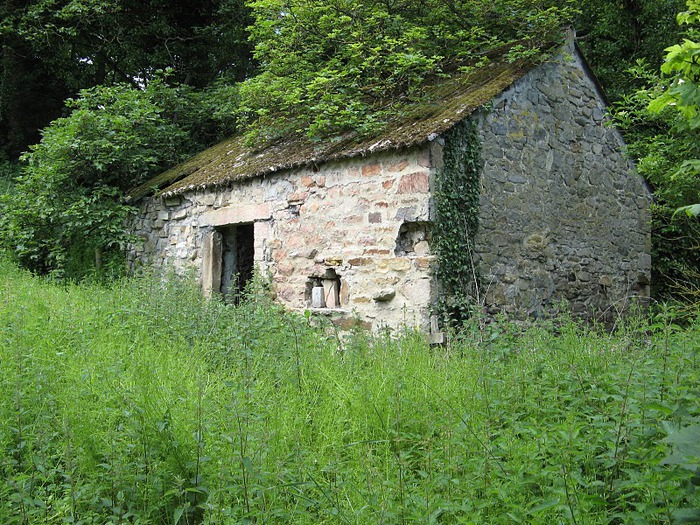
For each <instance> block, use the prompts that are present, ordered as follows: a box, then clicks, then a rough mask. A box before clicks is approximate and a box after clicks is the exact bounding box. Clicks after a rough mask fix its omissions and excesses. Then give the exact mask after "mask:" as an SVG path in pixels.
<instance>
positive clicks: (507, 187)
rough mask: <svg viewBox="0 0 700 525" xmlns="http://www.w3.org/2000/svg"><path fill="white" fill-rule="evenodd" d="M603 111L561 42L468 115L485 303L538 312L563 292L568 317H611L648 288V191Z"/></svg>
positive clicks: (515, 312)
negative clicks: (475, 144)
mask: <svg viewBox="0 0 700 525" xmlns="http://www.w3.org/2000/svg"><path fill="white" fill-rule="evenodd" d="M605 111H606V110H605V106H604V104H603V102H602V101H601V97H600V96H599V94H598V92H597V91H596V86H595V84H593V82H592V81H591V79H590V78H589V77H588V76H587V75H586V73H585V72H584V64H583V63H582V62H581V59H580V57H579V55H578V54H577V52H576V50H575V49H573V48H570V49H569V50H568V53H564V54H562V55H559V56H558V57H556V58H554V59H552V60H551V61H550V62H548V63H546V64H544V65H543V66H542V67H539V68H537V69H536V70H534V71H533V72H532V73H530V74H529V75H527V76H525V77H524V78H522V79H521V80H520V81H518V82H517V83H516V84H514V85H513V86H512V87H511V88H510V89H509V90H507V91H506V92H504V93H502V94H501V96H499V97H498V98H496V99H495V100H494V101H493V105H492V107H491V108H489V109H486V110H480V111H479V112H477V113H476V114H475V115H474V118H476V119H477V121H478V123H479V128H480V141H481V143H482V162H483V171H482V185H483V189H482V198H481V216H480V226H479V228H480V229H479V233H478V234H477V237H476V239H475V253H476V256H477V260H478V262H479V266H480V271H481V281H482V282H481V286H482V288H483V290H482V291H483V292H485V297H486V300H485V301H486V304H485V306H486V308H487V311H488V312H489V313H491V314H493V313H496V312H506V313H508V314H510V315H511V316H515V317H517V318H524V317H526V316H530V317H533V316H534V317H537V316H540V315H542V314H544V313H545V312H546V311H547V310H551V309H552V308H553V307H555V306H556V304H557V303H559V302H561V301H566V302H567V303H568V307H569V308H570V309H571V310H573V312H574V313H575V314H577V315H584V316H587V317H590V316H591V315H593V316H598V317H600V316H601V315H603V316H604V317H606V316H607V317H611V316H614V315H616V313H617V312H619V311H622V310H624V309H625V308H626V307H627V306H628V305H629V299H630V297H632V296H641V297H642V298H647V297H648V294H649V286H648V285H649V274H650V268H651V257H650V224H649V215H648V209H649V204H650V193H649V191H648V189H647V188H646V186H645V185H644V183H643V181H642V179H641V177H639V176H638V175H637V174H636V173H635V171H634V169H633V167H632V166H631V165H630V164H629V162H628V160H627V158H626V157H625V154H624V147H623V144H622V140H621V138H620V136H619V135H618V133H617V132H616V131H615V130H614V129H613V128H611V127H609V126H607V125H606V122H605V120H606V118H605Z"/></svg>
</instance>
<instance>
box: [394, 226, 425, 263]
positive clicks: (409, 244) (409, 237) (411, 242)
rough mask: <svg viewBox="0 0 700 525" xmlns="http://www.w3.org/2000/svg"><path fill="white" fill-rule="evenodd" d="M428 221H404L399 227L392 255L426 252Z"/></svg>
mask: <svg viewBox="0 0 700 525" xmlns="http://www.w3.org/2000/svg"><path fill="white" fill-rule="evenodd" d="M429 237H430V223H428V222H404V223H403V224H402V225H401V227H400V228H399V235H398V237H397V238H396V249H395V250H394V255H398V256H406V255H425V254H426V253H427V252H428V241H429Z"/></svg>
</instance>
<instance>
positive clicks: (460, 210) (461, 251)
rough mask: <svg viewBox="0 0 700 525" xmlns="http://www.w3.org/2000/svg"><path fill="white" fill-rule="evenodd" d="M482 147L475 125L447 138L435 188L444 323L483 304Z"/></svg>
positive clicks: (465, 124) (436, 247)
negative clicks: (478, 259) (477, 246)
mask: <svg viewBox="0 0 700 525" xmlns="http://www.w3.org/2000/svg"><path fill="white" fill-rule="evenodd" d="M480 154H481V147H480V144H479V139H478V135H477V126H476V124H475V123H474V122H470V121H465V122H462V123H460V124H458V125H457V126H455V127H454V128H453V129H452V130H451V131H450V132H449V133H447V134H446V135H445V146H444V150H443V167H442V168H441V169H439V170H438V173H437V176H436V187H435V211H436V217H435V226H434V229H433V249H434V250H435V255H436V257H437V273H436V277H437V279H438V282H439V283H440V286H441V290H440V297H439V300H438V304H437V308H438V314H439V315H440V316H441V317H442V320H443V321H444V322H456V323H458V322H460V321H463V320H465V319H467V318H468V317H469V315H470V313H471V310H472V307H473V306H474V304H478V302H479V297H478V294H479V286H478V272H477V269H476V266H475V263H474V255H473V241H474V237H475V235H476V232H477V229H478V225H479V197H480V193H481V192H480V172H481V169H480V163H479V158H480Z"/></svg>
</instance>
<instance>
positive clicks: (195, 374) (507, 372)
mask: <svg viewBox="0 0 700 525" xmlns="http://www.w3.org/2000/svg"><path fill="white" fill-rule="evenodd" d="M0 275H2V277H0V347H1V350H0V352H1V354H0V468H1V469H2V476H1V477H0V523H4V524H14V523H18V524H26V523H51V524H53V523H100V524H102V523H141V524H145V523H153V524H177V523H179V524H185V523H187V524H194V523H207V524H239V523H259V524H275V523H294V524H320V523H344V524H402V523H422V524H423V523H452V524H457V523H461V524H467V523H474V524H477V523H478V524H482V523H494V524H495V523H541V524H554V523H573V524H581V525H582V524H598V523H600V524H608V523H671V522H673V519H674V518H673V516H674V514H673V513H674V512H675V511H676V510H677V509H680V508H687V507H697V506H698V502H697V496H696V495H694V494H693V493H692V491H691V490H690V488H691V484H690V483H691V475H692V473H691V471H689V470H687V469H683V468H680V467H678V466H676V465H665V464H663V463H662V460H664V458H666V457H667V455H668V453H669V446H668V444H667V443H666V442H664V441H663V440H664V437H665V436H666V433H665V432H664V427H663V426H662V422H664V421H666V422H670V423H666V425H667V427H668V425H676V426H687V425H689V424H691V423H694V422H695V421H696V420H697V418H698V416H700V406H699V398H700V395H699V393H700V392H699V390H700V366H699V365H700V363H699V361H700V357H699V356H698V347H699V346H700V343H699V342H698V341H699V338H698V335H700V327H699V326H697V325H695V326H692V327H690V328H687V329H684V330H680V329H676V328H675V327H674V326H673V325H671V324H670V323H669V322H666V321H665V320H664V319H661V320H660V322H658V323H657V326H654V327H652V328H653V330H651V329H650V326H649V325H648V324H647V323H641V322H639V323H638V324H634V323H628V325H627V326H625V327H623V328H622V329H620V330H619V331H618V332H617V333H616V334H614V335H608V334H604V333H599V332H594V331H591V330H588V329H586V328H583V327H579V326H577V325H575V324H574V323H572V322H564V323H563V325H561V326H560V327H559V328H558V329H557V330H556V331H555V330H553V329H547V327H539V328H532V329H530V330H528V331H526V332H524V333H523V332H519V331H517V330H514V329H510V328H509V327H508V325H506V324H502V325H498V326H495V327H492V328H490V329H488V331H472V332H466V333H465V335H463V336H462V337H461V338H457V339H454V340H453V341H452V342H451V343H450V344H449V345H447V346H445V347H442V348H430V347H429V346H428V345H427V344H426V342H425V340H424V338H423V337H422V336H421V335H420V334H417V333H412V332H407V333H406V334H403V335H401V336H400V337H398V338H390V337H388V336H376V337H370V336H369V335H367V334H362V333H360V334H357V335H354V336H352V337H350V338H348V339H347V340H345V341H344V342H343V344H342V345H341V346H339V344H338V343H339V342H338V340H337V339H336V337H334V336H333V335H330V336H329V335H327V334H328V332H326V331H325V330H323V329H319V328H314V327H312V326H310V323H309V321H308V320H307V319H306V318H304V317H303V316H293V315H289V314H285V313H283V312H281V311H280V310H279V309H278V308H276V307H274V306H273V305H271V304H270V303H269V302H267V301H265V300H263V299H252V300H251V301H249V302H248V303H245V304H242V305H240V306H238V307H232V306H225V305H222V304H220V303H217V302H208V303H207V302H204V301H202V300H201V299H200V297H199V294H198V292H197V290H195V289H193V288H191V287H188V286H187V285H186V284H184V283H182V282H179V281H177V280H176V279H170V280H168V281H159V280H155V279H150V278H143V279H132V280H126V281H123V282H120V283H117V284H115V285H113V286H111V287H104V286H90V285H80V286H78V285H61V284H51V283H49V282H47V281H45V280H40V279H36V278H32V277H30V276H28V275H26V274H23V273H20V272H18V271H17V270H15V269H14V268H13V267H11V266H10V265H9V264H7V263H2V262H0ZM555 332H556V333H555ZM331 334H332V333H331ZM694 465H697V463H695V464H694ZM691 466H692V465H691ZM693 468H694V467H693Z"/></svg>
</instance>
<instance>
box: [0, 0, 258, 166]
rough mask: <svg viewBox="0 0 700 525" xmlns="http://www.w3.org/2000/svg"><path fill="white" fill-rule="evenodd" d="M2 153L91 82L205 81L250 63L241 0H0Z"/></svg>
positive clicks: (13, 151) (15, 151)
mask: <svg viewBox="0 0 700 525" xmlns="http://www.w3.org/2000/svg"><path fill="white" fill-rule="evenodd" d="M0 20H1V21H0V53H1V55H0V144H1V146H0V158H1V157H7V158H10V159H16V158H17V157H18V156H19V154H20V153H21V152H22V151H24V150H26V148H27V147H28V146H29V145H30V144H33V143H35V142H37V141H38V140H39V138H40V136H39V132H38V130H39V129H41V128H43V127H45V126H47V125H48V124H49V122H51V121H52V120H53V119H55V118H57V117H59V116H61V114H62V111H63V106H64V101H65V99H66V98H68V97H75V96H77V94H78V92H79V90H81V89H85V88H90V87H93V86H97V85H113V84H116V83H128V84H132V85H134V86H138V85H141V84H143V83H147V82H148V81H149V80H150V79H152V78H153V77H154V75H155V74H156V72H157V71H158V70H165V69H169V70H171V71H172V73H171V79H172V81H173V82H177V83H181V84H186V85H191V86H194V87H198V88H203V87H206V86H208V85H210V84H211V83H212V82H213V81H214V80H215V79H217V78H219V77H221V76H224V77H226V78H229V79H233V80H236V81H238V80H242V79H243V78H245V77H246V76H249V74H250V73H251V71H252V68H253V62H252V59H251V46H250V44H249V43H248V38H247V31H246V27H247V26H248V25H249V24H250V22H251V19H250V17H249V9H248V8H247V7H246V6H245V3H244V0H207V1H205V2H202V1H200V0H149V1H148V2H143V1H140V0H0Z"/></svg>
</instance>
